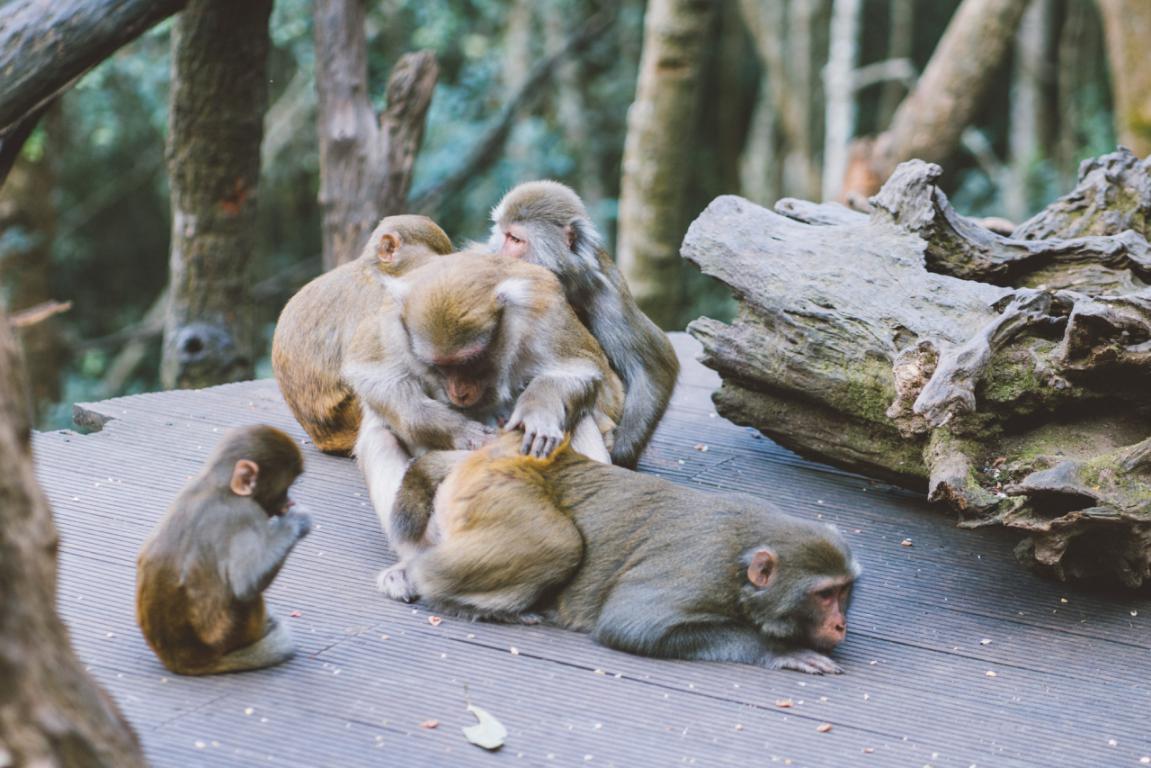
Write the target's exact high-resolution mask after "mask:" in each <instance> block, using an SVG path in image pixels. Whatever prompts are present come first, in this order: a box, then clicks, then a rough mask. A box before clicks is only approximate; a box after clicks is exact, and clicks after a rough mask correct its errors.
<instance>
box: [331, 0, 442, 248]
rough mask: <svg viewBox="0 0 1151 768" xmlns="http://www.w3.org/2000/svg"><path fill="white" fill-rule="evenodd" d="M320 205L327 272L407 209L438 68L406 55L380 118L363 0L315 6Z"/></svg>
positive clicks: (421, 55)
mask: <svg viewBox="0 0 1151 768" xmlns="http://www.w3.org/2000/svg"><path fill="white" fill-rule="evenodd" d="M315 27H316V91H317V96H318V101H319V126H318V132H319V136H320V205H321V207H322V208H323V211H324V269H331V268H332V267H334V266H336V265H338V264H343V263H344V262H347V261H350V260H352V259H354V258H356V256H358V255H359V253H360V250H361V249H362V248H363V247H364V243H366V242H367V241H368V235H370V234H371V233H372V230H373V229H375V226H376V224H378V223H379V221H380V218H381V217H382V216H387V215H389V214H395V213H403V212H405V211H406V210H407V199H408V190H409V188H410V186H411V181H412V168H413V166H414V165H415V161H416V153H417V152H419V148H420V142H421V141H422V140H423V136H424V118H425V117H426V116H427V112H428V106H429V105H430V104H431V102H432V91H433V90H434V89H435V85H436V77H437V75H438V68H437V66H436V60H435V56H434V55H433V54H432V53H431V52H430V51H421V52H418V53H409V54H405V55H404V56H402V57H401V58H400V60H399V61H398V62H396V66H395V67H394V68H393V69H392V74H391V77H389V79H388V90H387V93H388V107H387V111H386V112H384V114H383V115H380V116H378V117H377V115H376V113H375V111H374V110H373V109H372V100H371V96H370V84H369V83H368V53H367V38H366V36H365V33H364V0H316V11H315Z"/></svg>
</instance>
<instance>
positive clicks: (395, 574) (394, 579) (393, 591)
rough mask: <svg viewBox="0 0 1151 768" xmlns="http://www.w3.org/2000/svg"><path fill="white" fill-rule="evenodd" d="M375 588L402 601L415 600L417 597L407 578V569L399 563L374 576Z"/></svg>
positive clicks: (410, 601) (409, 601)
mask: <svg viewBox="0 0 1151 768" xmlns="http://www.w3.org/2000/svg"><path fill="white" fill-rule="evenodd" d="M376 588H377V589H379V590H380V591H381V592H383V593H384V594H385V595H387V596H388V597H390V598H392V599H393V600H399V601H401V602H404V603H412V602H415V600H416V598H417V597H419V595H418V594H416V588H415V587H414V586H412V582H411V581H410V580H409V579H408V570H407V569H406V568H404V566H402V565H400V564H399V563H397V564H396V565H393V566H392V567H391V568H385V569H384V570H382V571H380V573H379V575H378V576H376Z"/></svg>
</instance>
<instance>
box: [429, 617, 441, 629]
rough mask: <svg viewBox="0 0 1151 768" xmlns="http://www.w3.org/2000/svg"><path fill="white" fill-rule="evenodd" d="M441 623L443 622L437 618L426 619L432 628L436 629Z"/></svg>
mask: <svg viewBox="0 0 1151 768" xmlns="http://www.w3.org/2000/svg"><path fill="white" fill-rule="evenodd" d="M443 622H444V620H443V619H441V618H440V617H439V616H429V617H428V623H429V624H431V625H432V626H433V627H438V626H439V625H440V624H442V623H443Z"/></svg>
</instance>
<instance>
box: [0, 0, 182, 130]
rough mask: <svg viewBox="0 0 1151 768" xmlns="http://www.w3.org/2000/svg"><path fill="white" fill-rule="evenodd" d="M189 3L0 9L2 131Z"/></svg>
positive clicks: (87, 0) (138, 0)
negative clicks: (118, 49)
mask: <svg viewBox="0 0 1151 768" xmlns="http://www.w3.org/2000/svg"><path fill="white" fill-rule="evenodd" d="M186 3H187V0H53V1H52V2H44V0H15V2H10V3H7V4H5V5H3V7H0V72H3V73H4V76H3V77H0V132H2V131H3V130H5V129H7V128H8V126H10V125H12V124H13V123H15V122H16V121H17V120H19V119H20V118H21V117H23V116H24V115H26V114H28V113H29V112H31V111H33V110H34V109H36V107H38V106H39V105H41V104H44V103H45V102H47V101H49V100H51V99H52V98H53V97H54V96H55V95H56V94H57V93H59V92H60V91H61V90H63V89H65V88H67V87H68V86H69V85H71V84H72V83H73V82H74V81H75V80H76V79H77V78H79V77H80V75H82V74H84V73H85V72H87V71H88V70H89V69H91V68H92V67H94V66H95V65H97V64H99V63H100V62H101V61H103V60H104V59H106V58H107V57H108V56H110V55H112V53H113V52H114V51H115V50H116V49H117V48H119V47H120V46H122V45H124V44H125V43H127V42H130V41H132V40H135V39H136V38H137V37H139V36H140V34H141V33H143V32H144V31H145V30H147V29H149V28H150V27H151V26H152V25H154V24H156V23H157V22H159V21H161V20H163V19H165V18H167V17H168V16H171V15H172V14H173V13H176V12H177V11H179V10H180V9H181V8H183V7H184V5H185V4H186Z"/></svg>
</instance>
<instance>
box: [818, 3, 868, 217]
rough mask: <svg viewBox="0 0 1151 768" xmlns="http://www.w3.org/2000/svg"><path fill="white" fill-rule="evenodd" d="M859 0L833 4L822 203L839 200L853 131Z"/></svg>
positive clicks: (826, 81)
mask: <svg viewBox="0 0 1151 768" xmlns="http://www.w3.org/2000/svg"><path fill="white" fill-rule="evenodd" d="M862 14H863V0H835V5H834V6H832V12H831V43H830V45H829V46H828V48H829V51H830V52H829V54H828V59H827V67H826V69H824V77H823V87H824V95H825V98H826V101H827V108H826V122H825V125H824V129H823V130H824V137H823V191H822V196H823V199H824V200H839V199H840V198H841V197H842V195H841V194H840V193H841V191H842V188H843V179H844V176H845V175H846V173H847V152H848V144H849V143H850V141H851V137H852V134H853V132H854V131H855V88H854V83H853V79H854V75H855V69H856V67H857V66H858V65H859V27H860V22H861V20H862V19H861V17H862Z"/></svg>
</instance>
